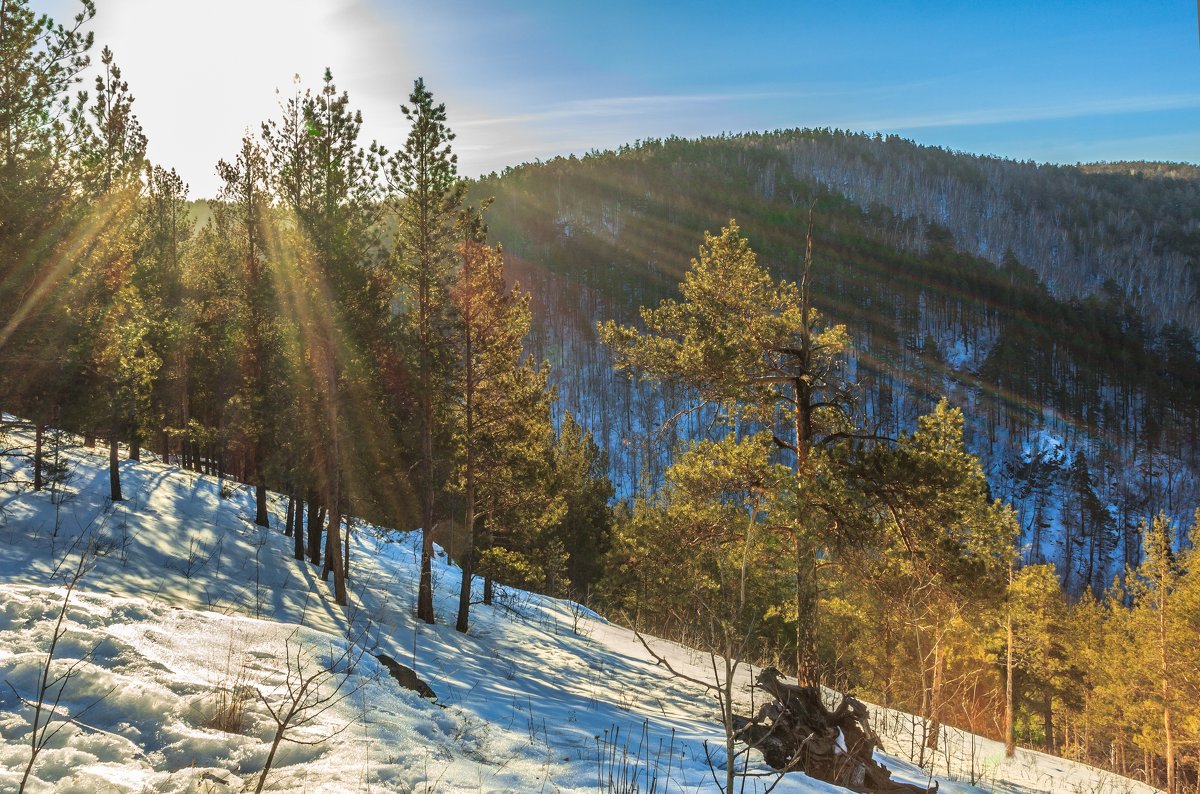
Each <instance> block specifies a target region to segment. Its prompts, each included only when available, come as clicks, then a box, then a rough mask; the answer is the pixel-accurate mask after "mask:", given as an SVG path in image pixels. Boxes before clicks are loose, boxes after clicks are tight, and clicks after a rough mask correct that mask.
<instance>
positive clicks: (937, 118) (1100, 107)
mask: <svg viewBox="0 0 1200 794" xmlns="http://www.w3.org/2000/svg"><path fill="white" fill-rule="evenodd" d="M1194 108H1200V94H1171V95H1164V96H1138V97H1115V98H1111V99H1108V98H1106V99H1098V100H1090V101H1083V102H1074V103H1070V104H1062V105H1044V106H1039V107H996V108H980V109H977V110H963V111H951V112H945V113H931V114H925V115H911V116H893V117H887V116H884V117H880V118H874V119H866V120H861V121H852V122H843V125H844V126H846V127H849V128H850V129H861V130H889V129H909V130H911V129H924V128H929V127H976V126H983V125H986V124H1006V123H1013V122H1025V121H1050V120H1054V119H1071V118H1081V117H1086V116H1115V115H1126V114H1132V113H1150V112H1153V111H1160V110H1190V109H1194Z"/></svg>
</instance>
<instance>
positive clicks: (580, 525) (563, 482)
mask: <svg viewBox="0 0 1200 794" xmlns="http://www.w3.org/2000/svg"><path fill="white" fill-rule="evenodd" d="M554 476H555V481H556V482H555V487H556V489H557V490H558V492H559V493H560V494H561V496H562V498H563V501H564V513H563V517H562V519H561V520H560V521H559V522H558V523H557V524H556V526H555V527H554V534H555V535H556V536H557V537H558V538H559V540H560V542H561V543H562V544H563V548H564V550H565V551H566V554H567V574H568V576H569V577H570V579H571V586H572V588H573V590H574V597H575V599H576V600H579V601H584V600H586V599H585V596H586V594H587V592H588V590H589V589H590V588H591V586H592V585H593V584H594V583H595V582H597V581H598V580H599V579H600V577H601V575H602V574H603V573H604V571H603V567H602V565H603V559H604V555H605V554H606V553H607V552H608V549H609V544H610V542H611V539H612V532H613V513H612V508H611V507H610V506H609V502H610V501H611V500H612V498H613V496H614V495H615V491H614V489H613V485H612V482H611V481H610V480H609V476H608V455H607V454H605V452H604V450H602V449H600V447H599V446H598V445H597V444H596V441H595V439H594V438H593V437H592V434H591V433H589V432H587V431H586V430H585V429H584V428H583V427H582V426H581V425H580V424H579V423H578V422H577V421H575V417H573V416H572V415H571V414H570V413H566V414H564V415H563V418H562V422H561V425H560V427H559V431H558V438H557V439H556V440H555V443H554Z"/></svg>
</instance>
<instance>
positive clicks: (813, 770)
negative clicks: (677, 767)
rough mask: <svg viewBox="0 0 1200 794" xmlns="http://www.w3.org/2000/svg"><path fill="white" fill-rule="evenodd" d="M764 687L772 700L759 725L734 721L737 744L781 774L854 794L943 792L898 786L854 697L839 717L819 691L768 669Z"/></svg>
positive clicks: (761, 684) (762, 676) (845, 699)
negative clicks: (800, 774)
mask: <svg viewBox="0 0 1200 794" xmlns="http://www.w3.org/2000/svg"><path fill="white" fill-rule="evenodd" d="M758 686H759V687H760V688H761V689H763V690H765V691H766V692H767V693H769V694H770V695H771V696H772V700H771V701H769V702H768V703H767V704H766V705H764V706H763V707H762V708H761V709H759V712H758V714H756V715H755V716H754V718H753V719H751V718H747V717H740V716H735V717H734V728H735V730H736V731H737V733H736V738H737V739H738V740H739V741H741V742H743V743H744V744H746V745H747V746H749V747H751V748H753V749H756V750H758V751H759V752H761V753H762V755H763V759H764V760H765V761H766V762H767V763H768V764H769V765H770V766H771V768H773V769H776V770H778V771H780V772H792V771H797V770H798V771H802V772H804V773H805V774H807V775H808V776H809V777H813V778H817V779H818V780H824V781H826V782H828V783H833V784H835V785H838V786H843V787H845V788H848V789H850V790H851V791H858V792H865V793H866V794H932V793H933V792H936V791H937V789H938V787H937V784H936V783H935V784H934V785H933V786H932V787H930V788H922V787H920V786H914V785H911V784H908V783H897V782H896V781H894V780H892V779H891V778H892V773H891V772H889V771H888V769H887V767H885V766H884V765H883V764H880V763H879V762H878V761H876V760H875V758H874V755H873V751H874V749H875V748H876V747H878V746H880V743H879V737H878V736H877V735H876V734H875V731H873V730H872V729H871V723H870V720H869V715H868V713H867V707H866V706H865V705H864V704H863V703H862V702H861V701H859V700H856V699H855V698H853V697H850V696H849V695H844V696H843V697H842V701H841V703H839V704H838V707H837V708H836V709H834V710H833V711H830V710H829V709H828V708H826V707H825V704H824V703H823V702H822V701H821V692H820V690H819V689H818V688H817V687H806V686H798V685H796V684H788V683H785V682H783V681H781V680H780V678H779V671H778V670H776V669H775V668H773V667H768V668H766V669H765V670H763V671H762V673H760V674H759V676H758Z"/></svg>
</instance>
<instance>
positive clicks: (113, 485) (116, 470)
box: [108, 422, 123, 502]
mask: <svg viewBox="0 0 1200 794" xmlns="http://www.w3.org/2000/svg"><path fill="white" fill-rule="evenodd" d="M115 424H116V423H115V422H114V425H115ZM108 486H109V497H110V498H111V499H112V500H113V501H114V502H120V501H123V498H122V496H121V461H120V460H119V459H118V458H117V428H116V427H115V426H114V427H113V429H112V430H111V431H110V432H109V438H108Z"/></svg>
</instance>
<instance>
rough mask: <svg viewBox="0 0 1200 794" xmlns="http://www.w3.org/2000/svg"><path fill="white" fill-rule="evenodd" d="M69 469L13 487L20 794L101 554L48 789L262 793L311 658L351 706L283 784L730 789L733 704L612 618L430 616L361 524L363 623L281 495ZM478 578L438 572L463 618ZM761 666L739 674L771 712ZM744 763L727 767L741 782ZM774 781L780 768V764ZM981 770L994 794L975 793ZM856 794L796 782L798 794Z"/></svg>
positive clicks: (8, 781) (1010, 781) (876, 712)
mask: <svg viewBox="0 0 1200 794" xmlns="http://www.w3.org/2000/svg"><path fill="white" fill-rule="evenodd" d="M14 435H16V436H17V438H18V440H21V441H23V442H24V443H29V442H30V439H29V438H27V437H24V436H23V434H22V433H20V432H18V433H16V434H14ZM29 445H30V446H32V445H31V444H29ZM66 457H67V461H68V464H69V469H70V471H72V472H73V478H72V481H71V482H70V483H69V484H68V485H67V487H66V488H65V489H61V490H59V492H58V494H59V497H62V498H55V499H52V498H51V495H50V494H49V493H47V492H45V491H43V492H41V493H33V492H31V491H29V490H28V489H18V488H17V487H16V486H15V485H12V484H10V485H6V486H0V681H2V682H4V684H5V685H3V686H0V790H4V791H7V790H10V789H11V790H15V788H16V786H17V784H18V782H19V781H20V778H21V775H22V773H23V772H24V769H25V765H26V763H27V761H28V759H29V732H30V727H31V724H32V720H33V709H32V708H31V707H30V706H29V705H27V704H25V703H22V701H21V700H20V699H19V698H18V694H19V695H20V696H21V697H23V698H25V699H30V698H32V697H33V696H34V695H35V693H36V691H37V688H38V681H39V677H40V675H41V671H42V665H43V664H44V662H45V659H46V650H47V648H48V647H49V643H50V641H51V638H52V635H53V631H54V626H55V622H56V620H57V618H58V614H59V609H60V607H61V605H62V603H63V598H64V594H65V588H64V586H63V578H64V575H66V574H68V573H69V572H70V571H71V570H73V569H74V566H75V563H76V561H77V560H78V559H79V553H80V550H81V549H84V548H85V547H86V545H87V542H88V541H96V542H98V544H99V545H98V548H99V552H100V556H99V557H98V558H97V559H96V560H95V563H94V565H93V566H92V568H91V569H90V570H88V571H87V572H86V574H85V575H84V576H83V577H82V579H81V580H80V582H79V585H78V587H77V588H76V590H75V591H74V592H73V594H72V595H71V599H70V602H69V605H68V608H67V611H66V615H65V621H64V624H63V625H64V628H65V633H64V634H63V635H62V637H61V639H60V640H59V642H58V646H57V649H56V652H55V662H54V665H53V667H52V674H53V675H59V674H63V673H65V672H67V671H68V670H72V671H73V672H72V674H71V675H70V677H69V678H67V679H66V686H65V689H64V693H63V697H62V700H61V702H60V704H59V709H58V714H59V716H60V719H56V720H55V721H54V722H53V723H52V727H51V730H58V731H59V732H58V734H57V735H56V736H55V737H54V738H53V739H52V740H51V741H49V743H48V744H47V746H46V749H45V750H43V751H42V753H41V754H40V756H39V759H38V762H37V764H36V766H35V768H34V770H33V777H32V778H31V781H30V785H29V788H28V790H29V791H33V792H50V791H55V792H93V791H117V792H123V791H129V792H141V791H162V792H191V791H214V792H215V791H238V790H242V789H243V788H244V787H249V788H251V789H252V788H253V787H254V786H255V785H256V784H257V782H258V776H259V773H260V772H261V769H262V767H263V764H264V762H265V760H266V757H267V754H268V752H269V750H270V746H271V740H272V738H273V736H274V732H275V723H274V721H273V719H272V717H271V714H270V711H269V708H268V707H270V708H278V706H280V705H281V704H283V703H284V702H285V701H286V700H287V697H286V691H287V684H288V681H289V663H288V659H292V660H293V662H292V665H291V672H292V673H293V676H294V673H295V668H297V667H302V668H303V670H304V671H305V673H306V674H312V673H318V672H320V671H322V670H326V669H330V668H332V669H333V670H334V672H333V673H330V674H325V675H321V676H320V679H321V681H322V683H323V686H322V687H321V688H320V690H319V692H320V693H321V694H322V695H323V696H329V697H331V698H332V700H331V701H330V703H331V707H330V708H329V709H328V710H326V711H324V712H322V713H320V714H319V715H316V716H315V718H314V719H313V721H312V723H311V724H309V725H305V726H303V727H301V728H298V729H296V730H295V731H293V732H291V733H289V734H288V735H289V736H292V737H294V738H297V739H302V740H304V741H306V742H309V743H307V744H297V743H289V742H285V743H283V744H282V745H281V746H280V749H279V752H278V755H277V756H276V758H275V760H274V766H273V769H272V771H271V774H270V775H269V776H268V779H267V785H266V788H267V789H268V790H274V791H301V790H303V791H316V792H320V791H327V792H342V791H367V790H371V791H398V792H416V791H420V792H425V791H439V792H442V791H445V792H467V791H470V792H481V791H483V792H535V791H546V792H585V791H587V792H590V791H595V790H597V788H598V783H599V782H600V781H601V780H607V777H608V776H609V775H610V774H611V775H612V776H613V777H614V778H619V777H621V776H622V775H623V774H624V775H631V774H636V775H637V779H638V781H639V783H640V787H641V788H640V790H642V791H647V790H650V789H651V788H652V787H653V788H655V789H656V790H658V791H663V792H668V791H678V792H681V793H682V792H707V791H716V790H717V787H716V785H715V784H714V782H713V778H712V775H713V773H712V770H710V768H709V763H708V762H707V761H706V759H705V749H704V743H705V742H706V741H707V742H708V745H709V747H711V748H714V749H715V750H719V748H720V746H721V743H722V741H723V734H722V731H721V728H720V726H719V722H718V718H717V705H716V703H715V701H714V700H713V699H712V698H711V697H709V696H707V695H706V694H705V693H704V692H703V691H702V690H701V689H700V688H699V687H696V686H695V685H692V684H690V683H688V682H686V681H683V680H680V679H677V678H673V677H672V676H671V675H670V673H669V672H668V671H666V670H665V669H663V668H662V667H660V666H657V665H656V664H655V663H654V661H653V659H652V658H651V657H650V656H649V654H647V652H646V651H645V649H644V648H643V647H642V645H641V643H640V642H639V640H638V639H637V637H636V636H635V635H634V634H633V633H632V632H630V631H629V630H627V629H625V628H623V627H621V626H618V625H616V624H613V623H610V622H607V621H606V620H604V619H603V618H602V617H601V616H599V615H597V614H596V613H594V612H592V611H591V610H588V609H586V608H584V607H581V606H579V605H577V604H573V603H571V602H567V601H561V600H556V599H551V598H547V597H544V596H540V595H535V594H530V593H525V592H522V591H519V590H514V589H506V588H502V589H501V592H500V596H499V598H498V599H497V604H496V605H495V606H494V607H485V606H476V607H475V608H474V609H473V612H472V626H471V631H470V633H469V634H468V635H465V636H464V635H462V634H459V633H457V632H455V631H454V629H453V627H452V626H448V625H444V624H442V623H439V624H438V625H435V626H427V625H425V624H423V623H418V622H417V621H415V620H414V619H413V614H412V613H413V604H414V600H415V587H416V570H417V555H418V552H419V544H418V540H419V539H418V538H417V536H416V533H393V532H386V531H384V530H381V529H378V528H375V527H370V526H366V525H362V524H358V523H356V525H355V529H354V532H353V535H352V541H351V555H350V556H351V578H350V582H349V584H350V590H351V605H350V606H349V607H347V608H346V609H344V610H343V609H342V608H339V607H337V606H336V605H334V604H333V601H332V596H331V594H330V592H329V589H328V588H327V587H326V586H325V585H324V583H322V582H321V581H320V578H319V576H318V575H317V573H316V571H315V570H314V569H313V567H312V566H310V565H308V564H307V563H298V562H296V561H295V560H293V559H292V558H291V557H292V555H291V539H290V538H285V537H283V536H282V533H281V532H280V531H279V529H278V528H277V527H279V526H282V509H283V507H284V503H283V502H282V500H280V499H279V498H278V497H274V496H273V497H272V499H271V508H272V511H273V515H272V521H273V525H274V526H275V527H276V528H273V529H270V530H266V529H262V528H259V527H256V526H254V525H253V523H252V517H253V514H254V513H253V501H252V494H251V493H250V492H249V491H248V489H246V488H235V487H233V484H231V483H229V482H228V481H226V482H224V483H220V482H218V481H217V480H216V479H215V478H211V477H204V476H199V475H196V474H194V473H191V472H187V471H184V470H181V469H179V468H177V467H173V466H167V465H163V464H160V463H156V462H153V461H146V462H141V463H137V462H128V461H126V462H123V463H122V482H123V486H124V490H125V494H126V496H127V501H125V502H123V503H119V504H117V505H115V506H114V505H112V504H110V503H108V502H107V500H106V495H107V490H108V487H107V486H108V483H107V472H106V469H105V466H106V463H107V460H106V456H105V454H104V453H103V452H102V451H100V450H87V449H83V448H79V447H73V448H70V449H69V450H68V452H67V456H66ZM5 466H6V470H7V473H11V471H12V469H11V466H12V463H11V462H9V461H5ZM25 474H26V475H28V472H25ZM223 490H224V491H225V493H226V496H223V495H222V491H223ZM226 497H227V498H226ZM55 501H57V502H59V504H58V505H57V506H56V505H55V504H54V502H55ZM458 580H459V577H458V572H457V569H455V568H453V566H451V565H450V564H449V562H448V561H447V560H446V559H445V558H444V557H439V558H438V559H436V560H435V564H434V581H435V594H436V598H435V604H436V608H437V610H438V614H439V617H440V618H441V619H442V620H443V621H449V620H452V618H453V610H454V608H455V605H456V602H457V593H456V588H457V583H458ZM649 642H650V643H651V645H652V647H654V648H655V650H656V652H658V653H659V654H661V655H663V656H665V657H666V658H668V659H669V660H670V662H671V665H672V666H673V667H675V668H676V669H677V670H681V671H683V672H686V673H689V674H691V675H695V676H697V677H704V676H705V675H706V674H711V673H710V667H709V660H708V659H707V657H705V656H704V655H703V654H700V653H698V652H696V651H693V650H690V649H687V648H684V647H682V646H679V645H676V644H674V643H670V642H667V641H664V640H656V639H653V638H651V639H649ZM379 653H386V654H388V655H389V656H391V657H392V658H394V659H396V660H397V661H399V662H401V663H402V664H405V665H408V666H409V667H412V668H413V669H415V670H416V672H417V673H418V675H419V676H421V678H423V679H424V680H425V681H427V682H428V683H429V684H430V686H432V688H433V689H434V691H435V692H436V693H437V694H438V696H439V702H437V703H433V702H430V701H428V700H424V699H422V698H420V697H419V696H418V695H417V694H416V693H414V692H411V691H409V690H407V689H402V688H400V687H399V686H398V685H397V684H396V683H395V681H394V680H393V679H392V678H391V677H390V676H389V675H388V673H387V671H386V670H385V669H384V668H383V667H382V665H380V664H379V663H378V662H377V661H376V659H375V658H374V654H379ZM297 654H299V657H298V658H299V661H298V662H297V661H296V659H297ZM339 660H340V662H341V663H340V665H339V663H338V662H339ZM347 662H352V663H353V664H352V669H350V667H349V666H348V665H347V664H346V663H347ZM755 672H756V671H754V670H751V669H749V668H746V667H743V668H742V671H741V673H740V676H741V677H740V679H739V680H740V683H741V684H742V686H743V694H744V696H745V697H746V698H747V699H748V700H749V698H750V697H751V696H752V693H751V691H750V689H749V687H748V683H749V681H750V680H751V679H752V677H753V675H754V673H755ZM292 681H293V683H294V681H295V679H294V677H293V679H292ZM229 704H234V705H235V706H238V707H240V708H241V710H242V714H241V719H240V726H238V727H237V729H236V730H233V731H224V730H221V729H220V727H218V725H217V723H218V722H219V721H218V720H217V719H216V717H217V716H219V715H220V712H222V706H223V705H224V706H228V705H229ZM750 708H751V707H750V704H749V703H747V707H746V710H747V711H750ZM226 713H229V710H226ZM872 713H873V716H874V719H875V721H876V725H877V728H878V729H879V732H880V733H881V735H883V736H884V739H885V744H887V745H888V749H889V750H890V752H891V753H892V755H891V756H884V755H880V756H879V758H880V760H881V761H882V762H883V763H884V764H886V765H887V766H888V768H889V769H891V770H892V771H893V772H894V774H895V777H896V778H897V779H900V780H905V781H909V782H918V783H923V782H924V781H927V780H928V779H929V776H930V773H929V772H928V771H927V770H923V769H920V768H918V767H916V766H914V765H913V764H911V763H908V762H906V761H904V760H902V756H903V755H907V750H908V749H909V748H910V747H911V735H912V731H913V728H914V725H915V723H914V721H913V719H912V718H911V717H909V716H908V715H903V714H899V713H895V712H887V711H884V710H882V709H873V711H872ZM67 716H70V717H71V720H67V719H61V718H63V717H67ZM943 745H944V746H945V747H947V748H950V749H949V750H947V751H946V752H945V753H944V758H943V757H939V758H938V759H937V764H939V765H940V766H939V767H938V771H937V772H936V773H935V779H937V780H938V781H939V782H940V783H941V790H942V791H948V792H968V791H979V790H993V791H1005V792H1020V793H1021V794H1026V793H1032V792H1039V791H1089V792H1105V791H1111V792H1140V791H1152V789H1150V788H1148V787H1146V786H1142V785H1140V784H1137V783H1134V782H1132V781H1128V780H1124V779H1120V778H1116V777H1114V776H1111V775H1108V774H1107V773H1104V772H1101V771H1099V770H1096V769H1092V768H1090V767H1086V766H1083V765H1080V764H1075V763H1072V762H1069V761H1065V760H1063V759H1058V758H1052V757H1048V756H1044V755H1041V754H1039V753H1034V752H1028V751H1019V752H1018V755H1017V757H1016V758H1015V759H1013V760H1010V761H1006V760H1004V758H1003V747H1002V746H1001V745H999V744H997V743H995V742H989V741H986V740H982V739H978V738H975V737H971V736H970V735H969V734H965V733H961V732H957V731H948V732H947V735H946V741H945V742H944V743H943ZM722 763H723V761H722V760H721V759H718V758H714V761H713V764H714V766H715V767H716V768H717V773H718V776H721V775H720V769H721V764H722ZM752 767H753V768H754V770H755V771H760V772H761V771H766V767H765V765H764V764H763V763H762V761H761V759H760V758H759V757H758V756H757V754H755V755H754V757H753V759H752ZM972 778H974V779H975V780H976V781H977V783H978V785H979V786H980V787H979V788H977V787H974V786H971V785H969V784H968V783H966V782H960V781H967V780H970V779H972ZM771 780H772V778H759V779H753V780H751V781H750V783H749V784H748V785H747V787H746V791H747V792H750V791H763V790H764V789H765V787H766V786H767V785H768V784H769V782H770V781H771ZM602 790H608V789H607V788H602ZM625 790H628V789H625ZM839 790H841V789H838V788H836V787H834V786H831V785H828V784H825V783H822V782H819V781H815V780H811V779H809V778H807V777H806V776H804V775H802V774H797V773H793V774H790V775H788V776H787V778H786V779H785V780H784V781H783V782H782V783H781V784H780V785H779V786H778V787H777V788H776V789H775V791H779V792H830V791H839Z"/></svg>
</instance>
